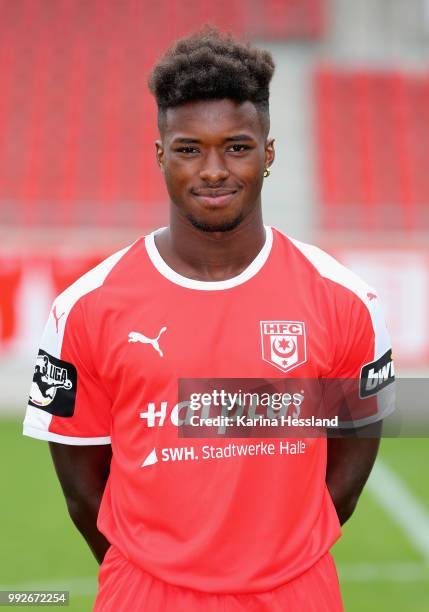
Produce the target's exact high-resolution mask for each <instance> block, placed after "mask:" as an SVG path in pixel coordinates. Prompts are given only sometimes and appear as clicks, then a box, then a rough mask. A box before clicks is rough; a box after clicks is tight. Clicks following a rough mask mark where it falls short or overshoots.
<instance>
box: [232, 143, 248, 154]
mask: <svg viewBox="0 0 429 612" xmlns="http://www.w3.org/2000/svg"><path fill="white" fill-rule="evenodd" d="M249 149H251V147H249V146H248V145H244V144H233V145H231V146H230V147H229V148H228V149H227V151H230V152H231V153H243V151H248V150H249Z"/></svg>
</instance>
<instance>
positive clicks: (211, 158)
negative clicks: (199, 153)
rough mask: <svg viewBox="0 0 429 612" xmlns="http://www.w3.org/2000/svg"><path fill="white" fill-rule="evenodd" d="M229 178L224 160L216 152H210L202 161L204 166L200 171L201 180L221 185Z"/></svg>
mask: <svg viewBox="0 0 429 612" xmlns="http://www.w3.org/2000/svg"><path fill="white" fill-rule="evenodd" d="M228 176H229V170H228V168H227V167H226V165H225V160H224V159H223V157H222V155H219V153H218V152H217V151H212V152H210V153H209V154H208V155H207V157H206V158H205V160H204V165H203V167H202V168H201V170H200V178H201V180H203V181H205V182H207V183H213V184H216V183H221V182H222V181H224V180H225V179H227V178H228Z"/></svg>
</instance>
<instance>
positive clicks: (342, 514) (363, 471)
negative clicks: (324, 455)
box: [326, 421, 382, 525]
mask: <svg viewBox="0 0 429 612" xmlns="http://www.w3.org/2000/svg"><path fill="white" fill-rule="evenodd" d="M381 429H382V421H377V422H376V423H373V424H371V425H367V426H366V427H360V428H359V429H355V430H354V435H355V437H341V438H328V440H327V444H328V460H327V466H326V484H327V486H328V489H329V493H330V494H331V497H332V501H333V502H334V506H335V509H336V511H337V514H338V518H339V520H340V523H341V525H343V524H344V523H345V522H346V521H347V520H348V519H349V518H350V517H351V515H352V514H353V511H354V509H355V507H356V504H357V501H358V499H359V496H360V494H361V492H362V489H363V487H364V485H365V483H366V481H367V479H368V476H369V474H370V472H371V469H372V466H373V465H374V461H375V458H376V456H377V452H378V448H379V445H380V436H381Z"/></svg>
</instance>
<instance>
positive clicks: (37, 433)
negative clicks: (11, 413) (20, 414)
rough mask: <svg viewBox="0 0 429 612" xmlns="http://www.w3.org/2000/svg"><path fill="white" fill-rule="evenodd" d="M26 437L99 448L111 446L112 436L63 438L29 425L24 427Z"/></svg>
mask: <svg viewBox="0 0 429 612" xmlns="http://www.w3.org/2000/svg"><path fill="white" fill-rule="evenodd" d="M22 433H23V434H24V436H29V437H30V438H36V439H37V440H46V441H48V442H60V443H61V444H71V445H73V446H99V445H101V444H111V438H110V436H104V437H100V438H77V437H75V436H62V435H60V434H57V433H53V432H52V431H44V430H43V429H36V428H35V427H30V426H29V425H24V429H23V432H22Z"/></svg>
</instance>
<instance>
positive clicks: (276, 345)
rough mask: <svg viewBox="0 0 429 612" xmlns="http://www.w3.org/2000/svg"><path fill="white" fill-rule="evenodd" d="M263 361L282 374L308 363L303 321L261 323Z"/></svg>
mask: <svg viewBox="0 0 429 612" xmlns="http://www.w3.org/2000/svg"><path fill="white" fill-rule="evenodd" d="M261 341H262V359H263V360H264V361H267V362H268V363H271V364H272V365H273V366H275V367H276V368H278V369H279V370H281V371H282V372H288V371H289V370H292V369H293V368H296V367H297V366H299V365H301V364H302V363H305V362H306V361H307V350H306V344H305V325H304V323H303V322H302V321H261Z"/></svg>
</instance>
